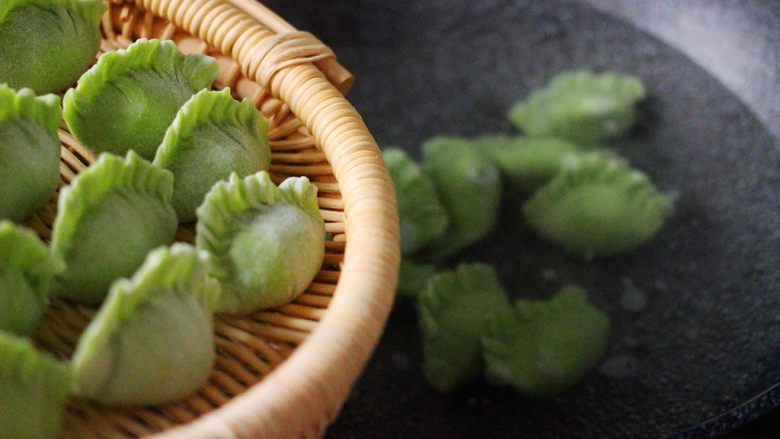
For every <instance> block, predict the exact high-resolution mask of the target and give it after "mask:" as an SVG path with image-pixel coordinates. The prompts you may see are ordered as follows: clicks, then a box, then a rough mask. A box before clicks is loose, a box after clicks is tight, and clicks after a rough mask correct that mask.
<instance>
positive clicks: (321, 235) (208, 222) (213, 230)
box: [197, 171, 325, 314]
mask: <svg viewBox="0 0 780 439" xmlns="http://www.w3.org/2000/svg"><path fill="white" fill-rule="evenodd" d="M197 230H198V236H197V245H198V248H200V249H203V250H207V251H209V252H210V253H211V254H212V255H214V264H213V270H212V274H213V275H214V277H216V278H217V279H219V280H220V282H221V283H222V296H221V300H220V302H219V305H218V307H217V311H219V312H224V313H229V314H249V313H251V312H253V311H256V310H260V309H264V308H270V307H273V306H279V305H283V304H285V303H287V302H289V301H291V300H293V299H294V298H295V297H296V296H298V294H300V293H301V292H303V290H304V289H305V288H306V287H307V286H308V285H309V284H310V283H311V281H312V280H313V279H314V277H315V276H316V275H317V273H318V272H319V270H320V266H321V265H322V258H323V256H324V253H325V225H324V223H323V222H322V217H321V216H320V211H319V208H318V207H317V187H316V186H314V185H313V184H311V183H309V180H308V179H307V178H306V177H292V178H288V179H287V180H285V181H284V182H283V183H282V184H281V185H280V186H279V187H276V186H275V185H274V184H273V182H272V181H271V178H270V177H269V176H268V173H266V172H265V171H261V172H258V173H257V174H254V175H250V176H248V177H245V178H244V179H241V178H239V177H238V175H236V174H232V175H231V176H230V181H222V182H219V183H217V184H216V185H214V188H212V189H211V191H210V192H209V193H208V195H206V200H205V201H204V202H203V205H202V206H200V207H199V208H198V226H197Z"/></svg>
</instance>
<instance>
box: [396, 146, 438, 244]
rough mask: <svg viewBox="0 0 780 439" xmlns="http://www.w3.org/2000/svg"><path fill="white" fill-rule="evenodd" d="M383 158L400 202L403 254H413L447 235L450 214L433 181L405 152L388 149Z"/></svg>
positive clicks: (399, 212) (399, 214)
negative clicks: (440, 199) (445, 233)
mask: <svg viewBox="0 0 780 439" xmlns="http://www.w3.org/2000/svg"><path fill="white" fill-rule="evenodd" d="M383 155H384V158H385V163H387V168H388V169H389V170H390V176H391V177H392V179H393V186H394V188H395V195H396V198H397V200H398V216H399V219H400V222H401V251H402V252H403V254H405V255H411V254H414V253H415V252H417V251H419V250H421V249H422V248H424V247H425V246H427V245H428V244H430V243H431V242H433V241H435V240H437V239H439V238H441V237H442V235H444V232H445V231H446V230H447V223H448V220H447V212H446V211H445V210H444V206H442V204H441V202H440V201H439V195H438V194H437V193H436V188H434V186H433V183H432V182H431V180H430V179H429V178H428V177H427V176H426V175H425V174H424V173H423V172H422V169H420V166H419V165H418V164H417V163H415V161H414V160H413V159H412V158H410V157H409V156H408V155H406V152H404V151H403V150H401V149H398V148H388V149H386V150H385V151H384V153H383Z"/></svg>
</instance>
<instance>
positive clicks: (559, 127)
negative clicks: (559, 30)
mask: <svg viewBox="0 0 780 439" xmlns="http://www.w3.org/2000/svg"><path fill="white" fill-rule="evenodd" d="M644 98H645V87H644V85H642V82H641V81H640V80H639V79H638V78H635V77H633V76H630V75H617V74H614V73H602V74H595V73H593V72H590V71H587V70H576V71H570V72H563V73H560V74H558V75H556V76H555V77H554V78H553V79H552V80H551V81H550V83H549V84H548V85H547V86H546V87H545V88H543V89H541V90H537V91H535V92H533V93H531V94H530V95H529V96H528V97H527V98H526V99H525V100H523V101H520V102H518V103H517V104H515V106H514V107H513V108H512V110H511V111H510V113H509V119H510V120H511V121H512V123H513V124H514V125H515V126H517V127H518V128H520V129H521V130H523V131H524V132H525V133H526V134H528V135H530V136H534V137H536V136H552V137H561V138H564V139H568V140H571V141H573V142H576V143H578V144H583V145H594V144H600V143H603V142H606V141H609V140H612V139H615V138H617V137H620V136H623V135H625V134H626V133H628V132H629V131H630V130H631V128H633V126H634V122H635V121H636V104H637V103H638V102H639V101H641V100H643V99H644Z"/></svg>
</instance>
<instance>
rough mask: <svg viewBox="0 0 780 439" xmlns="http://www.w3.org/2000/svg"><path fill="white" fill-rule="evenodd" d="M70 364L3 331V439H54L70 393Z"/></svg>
mask: <svg viewBox="0 0 780 439" xmlns="http://www.w3.org/2000/svg"><path fill="white" fill-rule="evenodd" d="M70 385H71V373H70V368H69V367H68V365H67V364H65V363H61V362H59V361H57V360H55V359H53V358H49V357H47V356H46V355H43V354H40V353H38V352H37V351H36V350H35V348H34V347H33V346H32V344H30V342H28V341H27V340H24V339H21V338H17V337H16V336H14V335H11V334H9V333H7V332H3V331H0V407H2V409H0V431H1V432H2V433H1V435H2V437H3V438H4V439H31V438H35V439H55V438H58V437H60V433H61V432H62V420H63V417H64V415H65V404H66V403H67V401H68V395H69V393H70Z"/></svg>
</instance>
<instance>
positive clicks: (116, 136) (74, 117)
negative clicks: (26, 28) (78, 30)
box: [64, 39, 219, 160]
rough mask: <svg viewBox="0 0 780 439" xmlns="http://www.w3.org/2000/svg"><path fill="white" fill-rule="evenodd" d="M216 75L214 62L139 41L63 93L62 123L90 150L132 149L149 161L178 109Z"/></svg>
mask: <svg viewBox="0 0 780 439" xmlns="http://www.w3.org/2000/svg"><path fill="white" fill-rule="evenodd" d="M218 73H219V68H218V66H217V61H216V60H215V59H214V58H211V57H208V56H203V55H198V54H192V55H184V54H183V53H181V51H179V49H178V48H177V47H176V45H175V44H174V43H173V42H171V41H160V40H146V39H140V40H138V41H136V42H135V43H133V44H131V45H130V47H128V48H127V49H126V50H118V51H116V52H110V53H107V54H105V55H103V56H101V57H100V59H99V60H98V62H97V64H95V65H94V66H93V67H92V68H91V69H89V71H88V72H87V73H85V74H84V76H82V77H81V79H79V83H78V86H77V87H76V88H74V89H71V90H68V93H66V94H65V101H64V116H65V122H67V123H68V127H69V128H70V130H71V132H72V133H73V135H74V136H75V137H76V139H78V140H79V141H81V143H83V144H84V145H86V146H87V147H89V148H91V149H93V150H94V151H98V152H102V151H107V152H111V153H114V154H120V155H124V154H125V153H126V152H127V151H128V150H129V149H133V150H135V151H136V152H137V153H138V154H140V155H141V157H143V158H145V159H147V160H152V159H154V155H155V153H156V151H157V147H158V146H160V142H162V140H163V137H164V136H165V131H166V130H167V129H168V127H169V126H170V125H171V122H173V119H174V117H176V113H177V112H178V111H179V108H181V106H182V105H184V103H185V102H187V101H188V100H189V99H190V98H191V97H192V95H194V94H195V93H197V92H199V91H200V90H202V89H204V88H208V87H210V86H211V83H212V82H213V81H214V80H215V79H216V78H217V75H218Z"/></svg>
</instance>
